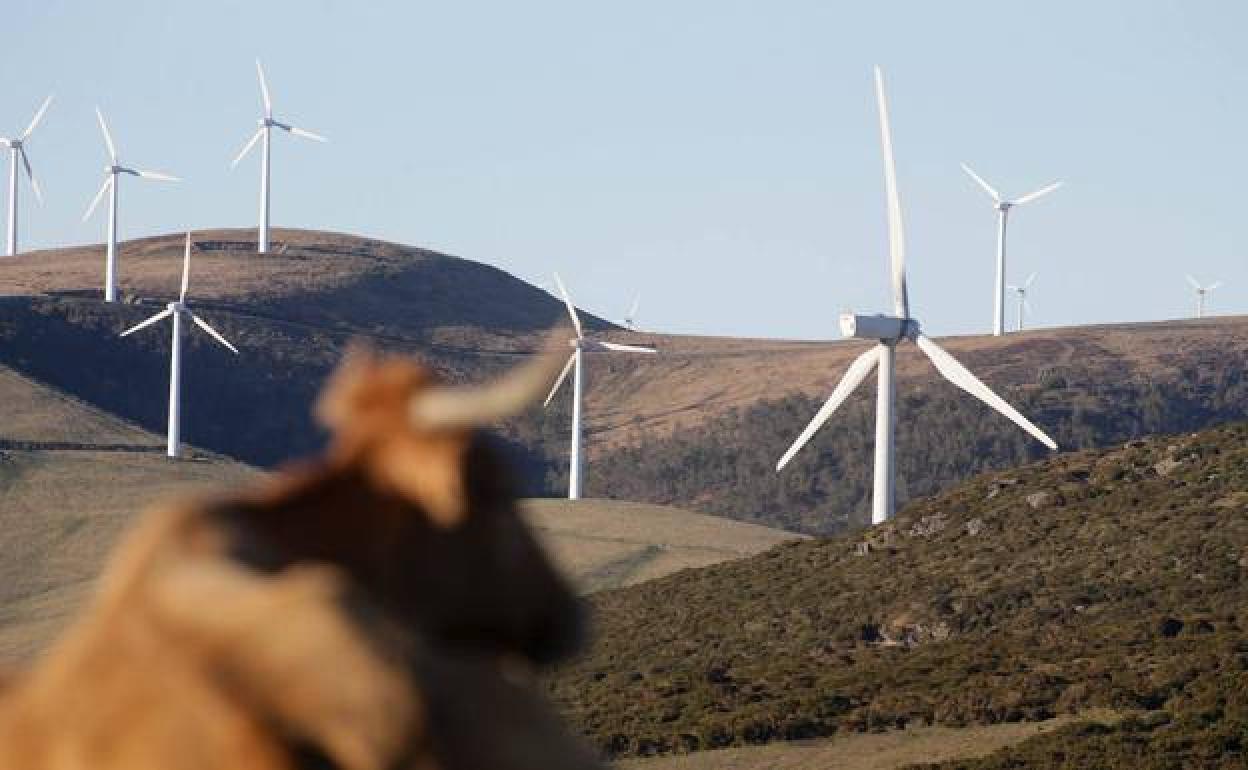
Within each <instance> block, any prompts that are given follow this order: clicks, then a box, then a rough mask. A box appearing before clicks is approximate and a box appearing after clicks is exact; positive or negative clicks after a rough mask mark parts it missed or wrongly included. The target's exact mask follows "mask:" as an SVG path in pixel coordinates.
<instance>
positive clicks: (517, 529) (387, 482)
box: [240, 350, 581, 662]
mask: <svg viewBox="0 0 1248 770" xmlns="http://www.w3.org/2000/svg"><path fill="white" fill-rule="evenodd" d="M561 359H562V355H547V356H541V357H538V358H537V359H535V360H534V361H531V362H529V363H527V364H524V365H521V366H519V367H516V368H515V369H513V370H512V371H511V372H509V373H508V374H506V375H504V376H503V377H502V378H501V379H499V380H498V381H496V382H494V383H491V384H488V385H483V386H457V387H451V386H447V385H444V384H442V383H440V382H439V381H438V378H437V376H436V375H435V374H434V373H433V372H432V371H431V370H430V369H428V368H426V367H424V366H422V365H420V364H418V363H416V362H414V361H412V360H410V359H408V358H402V357H398V356H385V355H379V354H375V353H372V352H369V351H364V350H355V351H353V352H352V353H351V354H350V355H349V356H348V357H347V359H346V360H345V361H344V363H343V364H342V366H341V367H340V368H339V370H338V371H337V372H336V373H335V374H334V376H333V377H332V378H331V379H330V382H329V384H328V385H327V387H326V389H325V391H324V393H323V395H322V397H321V400H320V402H319V404H318V407H317V415H318V417H319V418H320V420H321V421H322V422H323V423H324V424H325V425H326V427H328V428H329V429H330V432H331V442H330V447H329V450H328V455H327V457H326V459H325V460H324V461H323V462H320V463H316V464H314V465H312V466H309V467H308V468H305V469H304V470H303V471H301V472H292V473H290V474H289V475H288V476H287V477H286V481H285V482H284V483H283V482H282V481H281V480H279V481H278V482H277V483H276V484H275V485H274V486H273V487H272V489H271V491H270V493H269V494H266V495H264V496H263V499H260V500H256V501H253V503H252V504H251V505H250V506H248V508H249V510H248V511H246V522H247V523H246V524H245V527H246V528H247V529H248V530H252V529H254V528H256V527H257V525H258V528H259V530H260V532H261V538H260V540H261V543H260V545H259V546H258V547H257V550H256V553H257V554H259V556H258V557H257V558H256V559H255V560H254V561H256V562H261V563H263V562H269V564H270V566H271V567H273V568H280V567H282V566H285V565H288V564H290V563H292V562H298V561H327V562H330V563H334V564H336V565H338V566H340V567H341V568H343V569H344V570H345V571H346V572H347V573H348V575H350V577H351V578H353V579H354V580H355V582H356V583H357V584H358V585H359V586H360V587H361V588H363V589H364V590H365V591H366V592H367V593H368V594H369V595H370V597H371V598H372V599H373V600H374V601H375V602H377V603H378V604H380V605H381V606H382V607H384V608H386V609H387V610H389V611H391V612H392V613H393V614H395V615H396V616H397V617H398V618H399V619H400V620H402V621H403V622H406V623H408V624H410V625H412V626H413V627H415V628H417V629H419V630H420V631H421V632H422V633H423V634H424V635H425V636H426V637H428V638H431V639H433V640H437V641H447V642H451V643H454V644H458V645H466V646H469V647H481V648H484V649H493V650H497V651H498V652H518V653H520V654H522V655H524V656H527V657H528V658H530V659H532V660H534V661H537V662H547V661H550V660H554V659H557V658H559V657H562V656H564V655H566V654H567V653H569V652H571V651H572V650H573V649H575V647H576V645H577V644H579V641H580V634H581V621H580V611H579V606H578V603H577V601H576V598H575V596H574V595H573V594H572V592H571V591H570V590H569V589H568V587H567V585H566V584H565V582H564V580H563V579H562V577H561V576H560V575H559V574H558V573H557V572H556V571H555V569H554V567H553V566H552V565H551V563H550V561H549V560H548V558H547V556H546V554H545V552H544V551H543V550H542V548H541V546H540V545H539V544H538V543H537V541H536V540H535V539H534V537H533V535H532V533H531V532H530V531H529V530H528V528H527V526H526V525H525V523H524V522H523V521H522V520H521V519H520V517H519V515H518V512H517V509H516V499H515V495H514V492H513V486H512V483H511V480H510V479H509V477H508V470H507V467H506V464H505V462H504V460H503V457H502V456H501V453H500V451H499V449H498V447H497V446H496V444H495V443H494V442H493V441H492V440H491V439H490V437H489V436H488V435H486V434H485V433H484V432H482V431H481V427H482V426H484V425H487V424H489V423H492V422H495V421H497V420H499V419H501V418H503V417H506V416H509V415H513V414H516V413H518V412H520V411H521V410H522V409H524V408H525V407H527V406H528V405H530V404H531V403H532V402H533V401H535V400H536V399H537V398H539V397H540V395H541V394H542V392H544V390H545V389H546V388H547V387H549V385H550V382H551V381H552V379H553V377H554V374H555V373H556V372H557V370H558V367H559V365H560V363H561V362H562V361H561ZM243 550H244V551H246V547H244V548H243ZM240 555H242V556H243V557H244V558H245V557H246V554H245V553H243V554H240Z"/></svg>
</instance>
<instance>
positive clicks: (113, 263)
mask: <svg viewBox="0 0 1248 770" xmlns="http://www.w3.org/2000/svg"><path fill="white" fill-rule="evenodd" d="M95 117H97V118H99V121H100V131H102V132H103V133H104V144H105V145H107V147H108V157H109V164H108V165H107V166H105V167H104V174H105V176H104V184H103V185H101V186H100V191H99V192H97V193H96V194H95V197H94V198H92V199H91V205H90V206H87V213H85V214H83V215H82V221H83V222H86V221H87V220H88V219H90V218H91V215H92V214H93V213H94V212H95V207H96V206H99V205H100V201H101V200H102V199H103V198H104V193H106V192H107V193H108V246H107V253H106V255H105V258H104V301H105V302H115V301H116V300H117V182H118V179H119V178H120V175H121V174H130V175H131V176H138V177H143V178H144V179H158V180H160V181H164V182H176V181H178V178H177V177H176V176H170V175H168V174H162V173H161V172H159V171H139V170H138V169H133V168H126V167H125V166H122V165H120V164H119V163H118V162H117V145H115V144H113V135H112V134H110V133H109V131H108V124H107V123H105V122H104V113H102V112H100V108H99V107H96V108H95Z"/></svg>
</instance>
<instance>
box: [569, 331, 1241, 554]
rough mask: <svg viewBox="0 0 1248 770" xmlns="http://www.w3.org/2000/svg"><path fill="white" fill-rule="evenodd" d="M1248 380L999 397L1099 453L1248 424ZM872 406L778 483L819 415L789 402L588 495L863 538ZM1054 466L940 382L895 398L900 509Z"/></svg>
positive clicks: (1193, 374)
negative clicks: (987, 479) (980, 480)
mask: <svg viewBox="0 0 1248 770" xmlns="http://www.w3.org/2000/svg"><path fill="white" fill-rule="evenodd" d="M1102 363H1103V362H1102ZM1111 368H1112V367H1111ZM1246 369H1248V358H1245V357H1243V356H1239V355H1231V356H1228V357H1227V358H1226V360H1224V361H1203V360H1202V361H1200V362H1199V364H1197V362H1196V361H1195V360H1194V359H1193V360H1192V361H1190V362H1186V363H1184V364H1183V365H1182V366H1180V367H1179V369H1178V370H1177V371H1176V372H1174V375H1175V377H1174V379H1169V378H1168V377H1167V378H1160V377H1153V376H1141V377H1136V378H1131V377H1127V376H1125V374H1126V373H1125V372H1121V371H1118V372H1115V375H1114V377H1115V379H1110V378H1109V376H1107V375H1105V374H1103V373H1098V374H1093V373H1091V372H1088V371H1085V370H1081V369H1079V368H1076V367H1069V366H1068V367H1061V368H1056V367H1053V366H1051V365H1050V364H1048V363H1047V362H1045V361H1044V360H1043V358H1041V357H1039V356H1037V357H1036V358H1035V359H1033V360H1032V361H1031V366H1029V367H1028V366H1016V367H1012V368H1011V369H1010V370H1007V372H1006V374H1008V375H1010V376H1015V377H1018V378H1019V379H1018V380H1017V381H1015V382H1014V383H1007V384H1006V385H1005V386H998V391H999V392H1000V393H1001V394H1002V395H1003V396H1004V397H1005V398H1006V399H1008V400H1010V401H1011V402H1012V403H1013V404H1014V405H1015V406H1016V407H1017V408H1018V409H1019V410H1020V411H1022V412H1023V413H1024V414H1026V415H1027V416H1028V417H1029V418H1030V419H1031V420H1032V421H1033V422H1035V423H1036V424H1037V425H1040V426H1041V427H1043V428H1044V429H1045V430H1046V432H1048V433H1049V435H1051V436H1053V438H1054V440H1056V441H1057V443H1058V445H1059V446H1061V447H1062V449H1064V450H1069V449H1090V448H1095V447H1104V446H1113V445H1117V444H1121V443H1123V442H1124V441H1129V440H1132V439H1137V438H1140V437H1143V436H1148V435H1154V434H1159V433H1179V432H1186V431H1192V430H1199V429H1201V428H1207V427H1210V426H1213V425H1218V424H1222V423H1226V422H1231V421H1235V420H1240V419H1243V415H1244V414H1245V410H1246V409H1248V378H1246V377H1245V375H1244V372H1245V370H1246ZM1118 376H1122V378H1121V379H1117V377H1118ZM1032 383H1035V384H1032ZM870 384H871V383H868V385H870ZM874 393H875V390H874V387H864V388H863V389H862V392H860V393H859V394H857V395H856V396H855V397H853V398H851V399H850V401H849V402H847V403H846V404H845V405H844V406H842V407H841V410H840V411H839V412H838V413H837V414H836V415H835V416H834V417H833V418H832V419H831V420H830V421H829V422H828V423H827V424H826V425H824V427H823V429H822V430H820V431H819V433H818V434H816V436H815V438H814V439H813V440H812V441H811V442H810V443H809V444H807V445H806V447H805V448H804V449H803V450H802V451H801V452H800V453H799V454H798V455H797V456H796V457H795V458H794V460H793V461H792V462H791V463H790V464H789V466H788V467H786V468H785V470H784V471H783V472H781V473H777V472H776V469H775V466H776V460H778V459H779V458H780V456H781V455H782V454H784V452H785V450H786V449H788V447H789V444H791V443H792V441H793V439H794V438H796V437H797V436H798V435H799V434H800V433H801V431H802V429H803V428H805V427H806V423H807V422H809V420H810V418H811V417H812V416H814V414H815V412H816V411H818V409H819V407H820V406H821V405H822V404H821V402H820V401H818V400H816V399H812V398H809V397H806V396H802V395H792V396H787V397H785V398H782V399H778V400H774V401H764V402H760V403H757V404H754V405H752V406H750V407H748V408H746V409H742V410H738V411H737V412H735V413H732V414H727V415H724V416H722V417H718V418H715V419H712V420H709V421H707V422H706V423H704V424H702V425H700V426H697V427H694V428H691V429H688V430H684V431H681V432H680V433H679V434H677V435H675V436H672V437H663V438H648V437H645V436H640V437H639V440H638V443H637V444H636V445H635V446H633V447H629V448H624V449H619V450H616V451H613V452H610V453H606V454H605V455H604V456H601V457H595V458H594V461H593V464H592V467H591V471H590V473H589V474H588V476H587V484H586V489H587V492H588V494H589V495H591V496H598V497H616V498H620V499H626V500H644V501H646V502H653V503H662V504H668V505H678V506H681V507H684V508H688V509H690V510H696V511H700V512H703V513H714V514H717V515H720V516H727V517H729V518H733V519H740V520H744V521H752V522H756V523H759V524H765V525H767V526H770V527H777V528H781V529H788V530H791V531H794V532H804V533H807V534H822V535H827V534H833V533H836V532H843V531H845V530H847V529H852V528H857V527H860V526H862V525H864V524H866V523H868V522H869V521H870V518H871V511H870V507H871V474H872V464H871V458H872V453H873V451H874V445H875V440H874V439H875V433H874V430H875V429H874V425H875V396H874ZM1048 454H1049V450H1048V449H1046V448H1045V447H1044V446H1042V445H1041V444H1039V443H1038V442H1036V441H1035V440H1034V439H1032V438H1031V437H1030V436H1028V435H1027V434H1025V433H1023V432H1022V431H1021V430H1019V429H1018V428H1016V427H1015V426H1014V425H1013V423H1010V422H1009V421H1007V420H1006V419H1005V418H1004V417H1001V416H1000V415H998V414H997V413H996V412H994V411H992V410H991V409H989V408H988V407H987V406H984V405H983V404H981V403H980V402H979V401H976V400H975V399H973V398H971V397H970V396H968V395H967V394H966V393H963V392H962V391H960V390H958V389H956V388H955V387H954V386H952V385H949V384H947V383H944V382H943V381H942V382H931V383H922V384H919V385H914V384H907V383H905V382H903V383H902V384H901V386H900V387H899V388H898V404H897V454H896V463H897V498H898V503H899V504H901V503H905V502H906V501H908V500H911V499H914V498H917V497H923V496H927V495H932V494H936V493H938V492H941V491H944V490H946V489H949V488H950V487H951V486H953V485H954V484H956V483H958V482H960V481H963V480H965V479H968V478H970V477H972V476H975V475H977V474H979V473H983V472H985V471H991V470H1000V469H1004V468H1011V467H1015V466H1017V465H1021V464H1023V463H1027V462H1033V461H1035V460H1038V459H1041V458H1043V457H1044V456H1046V455H1048ZM549 478H550V483H551V485H552V486H554V485H556V484H557V483H558V482H559V481H562V478H563V476H562V471H561V469H560V468H559V467H556V468H555V470H554V471H553V472H552V473H551V474H550V477H549Z"/></svg>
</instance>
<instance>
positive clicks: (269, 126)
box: [230, 59, 329, 254]
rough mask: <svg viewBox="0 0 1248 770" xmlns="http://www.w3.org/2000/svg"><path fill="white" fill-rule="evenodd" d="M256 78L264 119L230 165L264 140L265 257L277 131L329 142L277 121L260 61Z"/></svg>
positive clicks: (262, 242) (262, 214)
mask: <svg viewBox="0 0 1248 770" xmlns="http://www.w3.org/2000/svg"><path fill="white" fill-rule="evenodd" d="M256 74H257V75H258V76H259V77H260V97H261V98H262V99H263V101H264V117H262V118H260V120H259V124H260V126H259V128H257V129H256V133H254V134H252V135H251V139H249V140H248V141H247V144H246V145H244V146H243V150H242V152H240V153H239V154H238V155H237V156H235V158H234V162H233V163H231V164H230V168H234V167H235V166H237V165H238V162H239V161H241V160H242V159H243V158H244V157H245V156H246V155H247V153H249V152H251V148H252V147H254V146H255V145H256V142H257V141H259V140H260V139H264V142H263V143H262V145H261V148H260V237H259V239H258V242H257V245H256V251H258V252H259V253H261V254H265V253H267V252H268V250H269V141H270V137H271V133H272V130H273V128H275V127H276V128H280V129H282V130H283V131H285V132H286V133H288V134H294V135H295V136H302V137H303V138H305V139H312V140H315V141H317V142H328V141H329V140H328V139H326V138H325V137H323V136H320V135H319V134H314V133H312V132H311V131H306V130H304V129H302V128H298V127H296V126H292V125H290V124H288V123H282V122H281V121H278V120H274V119H273V100H272V99H271V98H270V97H269V84H268V82H267V81H266V80H265V78H264V67H262V66H261V65H260V60H259V59H256Z"/></svg>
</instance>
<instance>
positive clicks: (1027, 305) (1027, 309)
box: [1023, 297, 1031, 315]
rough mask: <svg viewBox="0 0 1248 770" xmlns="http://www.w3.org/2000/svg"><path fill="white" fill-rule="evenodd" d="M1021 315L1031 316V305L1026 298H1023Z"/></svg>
mask: <svg viewBox="0 0 1248 770" xmlns="http://www.w3.org/2000/svg"><path fill="white" fill-rule="evenodd" d="M1023 315H1031V303H1030V302H1028V301H1027V298H1026V297H1024V298H1023Z"/></svg>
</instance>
